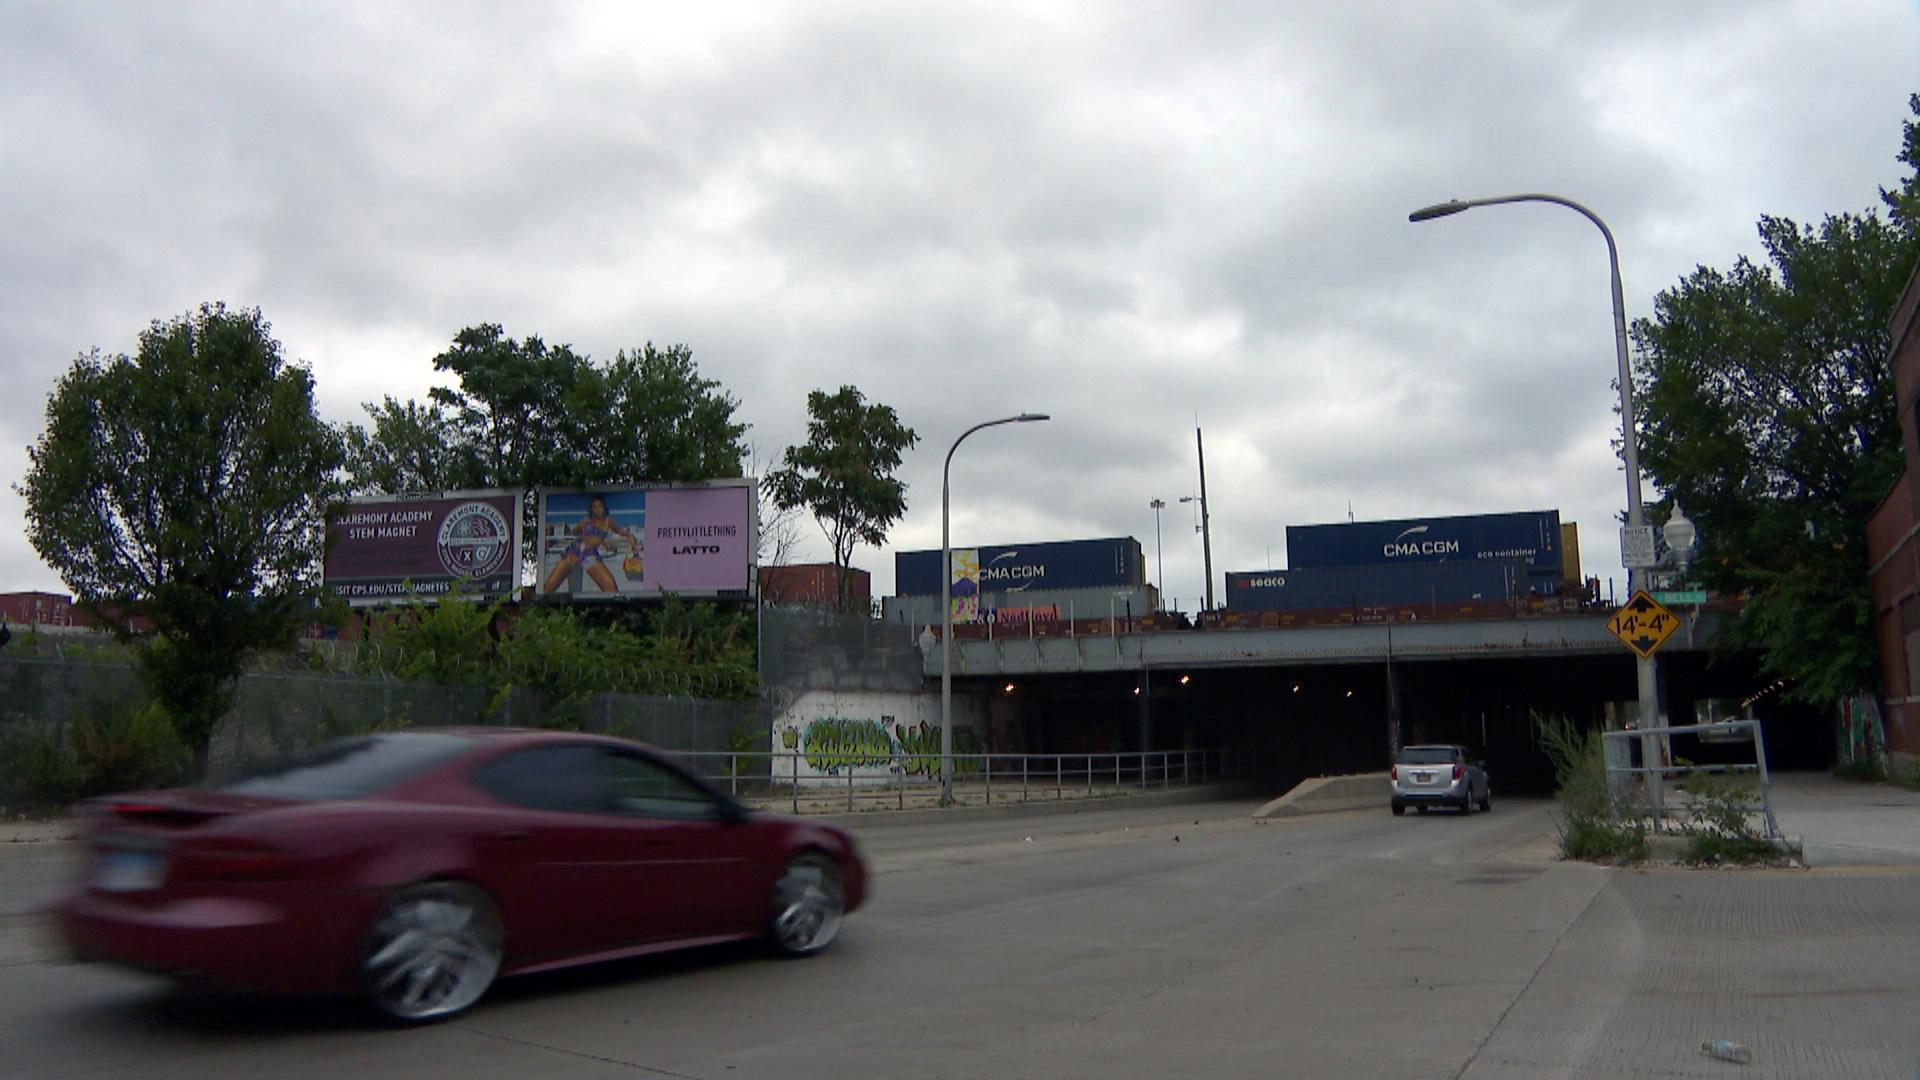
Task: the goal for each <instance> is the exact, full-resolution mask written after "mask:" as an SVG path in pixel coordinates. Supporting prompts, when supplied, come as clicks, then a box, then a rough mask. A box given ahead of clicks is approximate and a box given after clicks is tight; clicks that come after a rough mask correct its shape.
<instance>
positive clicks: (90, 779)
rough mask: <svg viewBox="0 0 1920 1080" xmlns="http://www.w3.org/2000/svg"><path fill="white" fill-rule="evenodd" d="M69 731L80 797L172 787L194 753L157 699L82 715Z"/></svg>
mask: <svg viewBox="0 0 1920 1080" xmlns="http://www.w3.org/2000/svg"><path fill="white" fill-rule="evenodd" d="M72 733H73V757H74V761H75V762H76V763H77V764H78V766H79V769H80V776H81V794H83V795H103V794H106V793H108V792H113V791H131V790H133V789H136V788H153V787H170V786H172V785H175V784H180V783H184V782H186V781H187V780H188V779H189V777H190V775H191V773H192V770H193V761H192V754H191V753H190V752H189V751H188V750H187V747H186V744H184V743H182V742H181V741H180V737H179V735H177V734H176V733H175V732H174V728H173V723H172V721H171V720H170V719H169V718H168V716H167V712H166V709H164V708H163V707H161V705H160V703H159V702H146V703H144V704H141V705H136V706H131V707H122V708H119V709H114V710H110V711H108V712H107V713H106V714H105V715H103V716H97V717H96V716H84V717H81V718H79V719H77V720H75V721H74V723H73V725H72Z"/></svg>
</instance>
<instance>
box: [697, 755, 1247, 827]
mask: <svg viewBox="0 0 1920 1080" xmlns="http://www.w3.org/2000/svg"><path fill="white" fill-rule="evenodd" d="M663 753H665V754H666V756H668V757H671V758H674V759H675V760H677V761H679V762H681V763H682V764H683V765H685V766H686V767H687V768H688V769H689V770H690V771H692V772H693V773H695V774H696V775H698V776H700V777H702V778H703V779H705V780H706V781H707V782H708V783H711V784H713V785H715V786H716V787H719V788H722V789H724V790H725V791H727V792H728V793H729V794H731V795H732V796H733V797H734V798H737V799H740V800H742V801H745V802H749V803H758V804H764V805H775V804H783V805H785V806H787V807H788V808H789V809H791V810H792V811H793V812H795V813H799V812H801V811H802V810H803V809H806V810H812V811H815V812H823V811H827V810H838V809H842V808H844V809H846V810H849V811H851V810H855V809H858V808H859V807H860V806H861V805H862V804H863V803H864V804H866V805H867V806H868V807H869V808H883V807H886V806H889V805H890V806H892V807H893V808H894V809H899V810H904V809H906V808H907V807H908V806H909V805H913V806H920V805H922V804H926V805H933V804H936V803H937V800H938V799H939V795H940V758H939V756H938V755H899V756H896V757H893V758H890V759H889V758H864V759H859V760H855V761H841V762H835V761H832V760H831V759H826V760H823V755H820V754H809V753H808V752H806V751H802V750H780V751H731V750H707V751H691V750H676V751H663ZM1245 767H1246V760H1245V756H1244V754H1243V753H1242V752H1240V751H1235V750H1154V751H1147V752H1144V753H1142V752H1138V751H1136V752H1133V753H1110V754H954V755H953V770H954V797H955V799H956V801H958V802H959V803H961V804H962V805H966V804H968V803H972V802H975V801H978V802H980V803H983V804H985V805H989V806H991V805H993V804H994V802H995V801H996V800H997V801H999V802H1002V803H1008V802H1035V801H1049V802H1058V801H1064V800H1068V799H1097V798H1102V797H1109V796H1115V795H1126V794H1138V793H1143V792H1148V791H1165V790H1168V789H1171V788H1174V787H1180V786H1187V785H1195V786H1197V785H1200V784H1206V783H1211V782H1214V781H1218V780H1225V779H1230V778H1235V777H1238V776H1240V775H1241V774H1242V771H1243V770H1244V769H1245Z"/></svg>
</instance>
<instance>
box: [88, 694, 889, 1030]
mask: <svg viewBox="0 0 1920 1080" xmlns="http://www.w3.org/2000/svg"><path fill="white" fill-rule="evenodd" d="M88 809H89V810H90V811H91V813H92V817H93V820H94V828H93V834H92V842H93V848H94V859H93V865H92V868H91V870H90V872H89V876H88V879H87V882H86V884H85V885H84V886H83V887H82V888H81V890H80V891H79V892H78V893H76V894H75V895H74V896H73V897H71V898H70V899H68V900H67V901H66V902H65V903H64V904H62V905H61V907H60V921H61V926H62V929H63V930H64V932H65V935H66V939H67V941H68V942H69V943H70V944H71V945H72V947H73V949H74V950H75V951H76V953H77V954H78V955H79V956H80V957H81V958H83V959H94V960H106V961H111V962H114V963H119V964H125V965H128V966H131V967H136V968H140V969H143V970H149V971H158V972H162V973H166V974H170V975H175V976H179V977H183V978H190V979H205V980H209V981H213V982H217V983H221V984H225V985H230V986H238V987H245V988H251V989H257V990H264V991H269V992H282V993H300V994H308V993H314V994H336V993H360V994H364V995H365V996H366V997H367V998H368V1000H370V1001H371V1002H372V1003H373V1004H374V1005H375V1006H376V1007H377V1008H378V1009H379V1010H380V1011H382V1012H384V1013H385V1014H387V1015H388V1016H390V1017H393V1018H395V1019H398V1020H405V1021H418V1020H431V1019H438V1018H441V1017H446V1016H451V1015H453V1014H455V1013H457V1012H460V1011H461V1010H463V1009H465V1008H467V1007H468V1006H470V1005H472V1004H473V1003H474V1002H475V1001H477V1000H479V998H480V996H481V995H482V994H484V993H486V990H487V987H488V986H490V985H492V983H493V980H494V979H495V978H496V977H497V976H500V975H517V974H523V973H526V972H531V971H545V970H548V969H551V968H558V967H566V966H569V965H573V964H583V963H588V962H592V961H597V960H610V959H614V958H616V957H627V956H638V955H641V954H643V953H650V952H658V951H662V950H666V949H674V948H681V947H684V946H689V945H701V944H707V943H711V942H721V941H734V940H740V939H745V938H754V937H766V938H767V939H769V940H770V941H771V943H772V944H773V946H774V947H775V948H776V949H778V950H779V951H780V952H782V953H785V954H788V955H795V956H804V955H807V954H810V953H814V952H818V951H819V950H821V949H823V948H825V947H826V946H827V945H828V943H830V942H831V941H832V940H833V938H834V936H835V935H836V934H837V933H838V932H839V929H840V922H841V917H842V916H843V915H844V914H845V913H846V912H848V911H851V910H853V909H854V908H856V907H858V906H859V905H860V902H861V900H862V899H863V897H864V895H865V891H866V868H865V867H864V865H863V864H862V863H861V860H860V856H859V854H858V853H857V852H856V851H855V850H854V845H853V840H852V838H851V837H849V836H848V835H847V834H846V833H845V832H843V831H841V830H840V829H837V828H834V827H832V826H830V825H826V824H822V823H819V822H810V821H804V820H799V819H795V818H788V817H782V816H779V815H776V814H767V813H759V812H749V811H748V810H746V809H745V808H743V807H742V806H741V805H740V804H739V803H737V802H735V801H733V800H732V799H730V798H728V797H727V796H726V795H724V794H722V793H720V792H718V791H715V790H713V789H712V788H710V787H708V786H707V785H706V784H704V783H702V782H701V781H699V780H698V779H696V778H694V777H693V776H690V775H688V774H687V773H686V772H684V771H682V770H681V769H680V768H679V767H677V766H676V765H674V764H673V763H672V762H670V761H667V760H665V759H664V758H662V757H660V756H659V755H657V754H655V753H653V752H652V751H650V750H648V749H647V748H646V747H643V746H640V745H637V744H635V743H630V742H624V741H622V740H618V739H609V738H601V737H598V736H592V735H576V734H569V733H561V732H547V731H515V730H502V729H471V728H443V729H434V730H418V731H403V732H392V733H388V734H380V735H369V736H365V737H362V738H355V739H347V740H344V741H341V742H336V743H332V744H329V745H327V746H325V747H322V748H320V749H319V750H317V751H314V752H313V753H311V754H308V755H306V756H303V757H300V758H296V759H294V760H291V761H288V762H286V763H283V764H280V765H277V766H274V767H271V768H269V769H267V770H265V771H263V772H260V773H257V774H255V775H253V776H250V777H248V778H246V779H243V780H240V781H238V782H236V783H232V784H229V785H227V786H225V787H222V788H218V789H214V790H193V791H166V792H157V793H151V794H143V795H132V796H121V797H118V798H113V799H105V800H99V801H96V802H94V803H91V804H89V807H88Z"/></svg>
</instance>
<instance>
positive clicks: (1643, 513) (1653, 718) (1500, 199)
mask: <svg viewBox="0 0 1920 1080" xmlns="http://www.w3.org/2000/svg"><path fill="white" fill-rule="evenodd" d="M1518 202H1543V203H1553V204H1554V205H1555V206H1564V207H1566V208H1567V209H1569V210H1572V211H1574V212H1575V213H1578V214H1580V215H1581V216H1583V217H1585V218H1586V219H1587V220H1588V221H1591V222H1593V224H1594V227H1595V228H1597V229H1599V230H1600V235H1601V236H1603V237H1605V238H1606V240H1607V266H1608V268H1609V269H1610V270H1611V271H1612V274H1613V348H1614V354H1615V360H1616V361H1617V362H1618V364H1619V367H1620V446H1621V456H1622V457H1623V458H1625V459H1626V465H1627V527H1628V528H1630V529H1632V530H1634V532H1635V533H1636V534H1640V535H1645V534H1646V533H1647V531H1648V530H1647V527H1646V526H1647V509H1646V504H1645V503H1644V502H1643V501H1642V498H1641V494H1640V440H1639V435H1638V431H1637V429H1636V427H1635V425H1634V415H1633V366H1632V364H1631V363H1630V362H1629V361H1628V359H1627V305H1626V300H1625V298H1624V296H1623V295H1622V290H1621V288H1620V249H1619V248H1618V247H1617V246H1615V244H1614V242H1613V230H1612V229H1609V228H1607V223H1606V222H1604V221H1601V220H1600V215H1598V214H1596V213H1594V212H1593V211H1591V210H1589V209H1587V208H1586V207H1584V206H1582V205H1580V204H1579V203H1577V202H1574V201H1573V200H1572V199H1568V198H1565V197H1563V196H1560V195H1547V194H1542V193H1540V192H1528V193H1525V194H1521V195H1500V196H1496V197H1494V198H1490V199H1449V200H1448V201H1446V202H1443V203H1434V204H1433V205H1432V206H1424V207H1421V208H1420V209H1418V210H1415V211H1414V212H1413V213H1411V214H1408V215H1407V220H1408V221H1413V222H1420V221H1432V220H1433V219H1435V218H1443V217H1450V216H1452V215H1454V214H1458V213H1460V212H1461V211H1463V210H1471V209H1473V208H1474V207H1476V206H1498V205H1500V204H1502V203H1518ZM1683 520H1684V519H1683ZM1647 570H1648V568H1647V567H1634V566H1629V567H1627V588H1628V590H1629V591H1630V592H1631V591H1637V590H1640V589H1644V588H1646V587H1647V586H1648V584H1649V582H1648V579H1647ZM1638 676H1639V688H1640V728H1641V730H1642V731H1644V730H1646V729H1648V728H1652V727H1657V726H1658V725H1659V723H1660V705H1659V693H1658V690H1657V688H1656V677H1655V673H1654V662H1653V661H1652V660H1651V659H1646V660H1641V661H1639V664H1638ZM1659 743H1660V739H1659V737H1658V736H1655V735H1647V736H1644V737H1643V738H1642V741H1641V759H1642V761H1643V762H1644V763H1645V764H1646V766H1647V767H1648V768H1649V769H1653V768H1656V767H1657V765H1656V762H1657V761H1658V760H1659ZM1660 780H1661V774H1660V773H1658V772H1649V773H1648V774H1647V781H1648V782H1647V790H1648V793H1649V794H1650V795H1651V799H1650V800H1649V801H1650V802H1651V803H1652V804H1653V807H1654V810H1655V815H1654V820H1655V821H1656V822H1657V821H1658V820H1659V805H1660Z"/></svg>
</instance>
